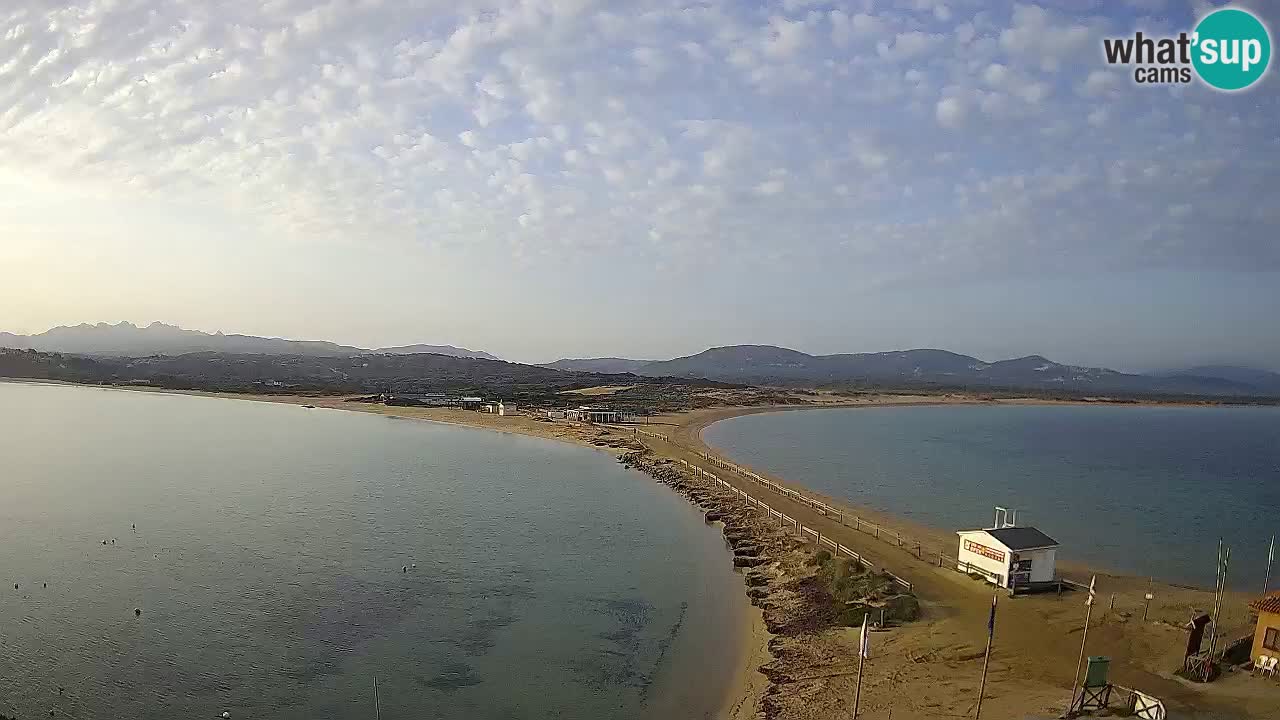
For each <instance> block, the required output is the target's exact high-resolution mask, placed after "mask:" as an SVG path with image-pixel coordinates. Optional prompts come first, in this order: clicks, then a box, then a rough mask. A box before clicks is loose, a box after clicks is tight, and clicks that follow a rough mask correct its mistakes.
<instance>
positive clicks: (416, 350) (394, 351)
mask: <svg viewBox="0 0 1280 720" xmlns="http://www.w3.org/2000/svg"><path fill="white" fill-rule="evenodd" d="M361 352H368V351H364V350H362V351H361ZM372 352H374V353H376V354H378V355H420V354H422V353H431V354H432V355H448V356H449V357H458V358H474V359H477V360H501V358H499V357H497V356H496V355H490V354H489V353H487V352H484V351H482V350H468V349H466V348H460V347H454V346H452V345H401V346H399V347H386V348H378V349H377V350H373V351H372Z"/></svg>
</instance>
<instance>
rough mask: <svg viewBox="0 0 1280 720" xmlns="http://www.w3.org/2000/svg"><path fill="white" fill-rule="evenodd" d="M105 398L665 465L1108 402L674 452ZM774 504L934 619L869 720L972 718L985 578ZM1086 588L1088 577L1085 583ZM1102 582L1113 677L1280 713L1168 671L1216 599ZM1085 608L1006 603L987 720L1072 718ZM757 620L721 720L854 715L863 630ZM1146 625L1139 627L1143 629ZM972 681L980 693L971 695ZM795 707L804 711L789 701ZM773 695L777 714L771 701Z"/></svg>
mask: <svg viewBox="0 0 1280 720" xmlns="http://www.w3.org/2000/svg"><path fill="white" fill-rule="evenodd" d="M53 384H69V385H76V384H74V383H53ZM77 386H78V387H86V386H83V385H77ZM87 387H101V386H87ZM101 389H117V390H134V391H139V390H140V391H144V392H163V393H171V394H185V395H198V396H205V397H215V398H223V399H238V400H245V401H254V402H273V403H278V404H291V405H297V406H303V405H313V406H315V407H316V408H317V409H338V410H349V411H353V412H368V413H371V414H380V415H384V416H388V417H398V418H406V419H416V420H426V421H430V422H443V423H448V424H455V425H462V426H466V427H471V428H476V429H486V430H493V431H498V432H509V433H515V434H522V435H529V436H535V437H542V438H547V439H554V440H559V441H562V442H571V443H574V444H578V445H580V446H584V447H594V448H596V449H598V450H603V451H605V452H610V453H611V454H613V455H615V456H620V455H623V454H626V453H628V452H631V451H634V450H635V449H637V446H639V447H644V448H647V449H648V450H650V451H651V452H652V454H653V456H655V457H657V458H663V459H667V460H679V459H687V460H688V461H691V462H703V460H702V458H700V457H699V456H698V455H697V454H696V453H698V452H709V453H710V454H711V455H713V456H719V457H725V456H724V455H723V454H721V453H719V452H718V451H717V450H716V449H714V448H711V447H709V446H708V445H707V444H706V443H705V442H704V441H703V440H702V438H701V432H702V430H703V429H704V428H706V427H707V426H709V425H711V424H712V423H714V422H718V421H720V420H724V419H728V418H731V417H736V416H740V415H746V414H755V413H761V412H778V411H788V410H801V409H821V408H836V407H842V408H849V407H884V406H895V405H897V406H902V405H938V404H998V403H1017V404H1025V403H1028V402H1030V403H1035V404H1086V405H1087V404H1096V403H1074V402H1073V403H1057V402H1052V401H1047V402H1046V401H1039V400H1032V399H1029V400H996V401H992V400H983V399H975V398H968V397H945V398H938V397H936V396H935V397H921V396H892V395H886V396H876V397H875V398H874V399H863V400H861V401H859V402H829V403H821V404H810V405H800V406H791V405H786V406H751V407H715V408H707V409H700V410H693V411H688V412H684V413H679V414H674V415H668V416H661V417H655V418H652V419H651V422H650V423H649V425H650V427H651V429H653V430H657V431H659V432H661V433H665V434H669V436H670V437H671V439H672V440H673V441H674V443H671V444H668V443H660V442H655V441H649V440H648V439H647V438H637V437H635V436H633V435H632V433H631V429H630V428H610V427H607V426H596V425H586V424H580V423H570V422H565V421H559V422H548V421H543V420H539V419H535V418H533V417H530V416H528V415H519V416H514V417H513V416H507V417H498V416H492V415H485V414H482V413H478V412H473V411H464V410H451V409H442V408H415V407H395V406H385V405H374V404H369V403H357V402H347V399H346V398H343V397H311V396H285V395H241V394H229V393H205V392H186V391H169V390H159V389H156V388H111V387H105V388H101ZM637 440H643V442H637ZM726 459H730V460H731V458H726ZM760 474H761V475H765V476H766V477H768V478H769V479H770V480H772V481H774V482H777V483H778V484H780V485H783V486H786V487H791V488H794V489H796V490H799V491H802V492H804V493H805V494H806V495H808V496H809V497H813V498H816V499H819V500H822V501H824V502H828V503H829V504H832V505H834V506H838V507H843V508H847V509H849V510H850V511H852V512H858V513H861V515H860V516H861V517H864V518H866V519H868V520H870V521H873V522H876V523H877V524H882V525H883V526H885V527H889V528H897V529H899V530H900V531H902V532H903V533H904V534H910V535H911V536H913V537H917V538H921V539H924V540H927V539H928V538H930V537H933V538H937V539H938V540H939V541H943V542H949V543H954V536H953V535H952V534H951V533H950V532H945V531H942V530H938V529H935V528H926V527H922V526H917V525H914V524H912V523H910V522H909V521H907V520H904V519H903V518H900V517H897V516H894V515H893V514H891V513H887V512H875V511H872V510H869V509H865V508H854V507H852V506H851V505H850V504H849V503H847V502H841V501H837V500H836V499H832V498H825V497H824V496H822V495H820V494H818V493H814V492H812V491H810V490H808V489H807V488H804V487H803V486H801V485H799V484H797V483H794V482H789V481H787V480H786V479H784V478H777V477H774V476H770V475H767V474H765V473H760ZM720 475H721V477H723V478H724V479H725V480H727V481H729V482H731V483H732V484H733V485H735V486H737V487H739V488H741V489H743V490H748V491H751V492H753V493H756V494H758V495H759V494H760V493H761V489H760V486H759V485H755V484H753V483H752V481H750V480H748V479H746V478H743V477H740V476H738V475H737V474H735V473H733V472H728V471H725V472H722V473H720ZM768 500H769V502H770V503H771V504H775V505H776V506H778V507H781V508H783V509H785V510H786V511H787V512H788V513H789V514H792V515H793V516H795V517H798V518H801V519H803V521H804V522H805V524H806V525H807V526H811V527H816V528H818V529H820V530H821V531H822V533H823V535H824V536H826V537H835V538H837V540H839V541H841V542H844V543H845V544H847V545H849V546H850V547H853V548H855V549H856V550H857V551H858V552H859V553H862V554H863V555H864V556H865V557H868V558H870V559H871V560H872V561H873V562H874V563H875V564H876V565H877V566H880V567H886V568H890V569H892V570H893V571H894V572H895V573H898V574H901V575H903V576H904V577H906V578H907V579H908V580H910V581H911V582H912V583H913V584H914V585H915V586H916V588H917V595H918V596H919V597H920V600H921V604H922V606H923V607H924V617H923V618H922V619H921V621H919V622H915V623H911V624H909V625H907V626H905V627H903V628H900V629H896V630H893V631H892V632H889V633H885V635H886V636H887V637H886V638H885V639H884V640H882V641H880V642H881V644H882V645H883V647H884V650H883V653H884V657H883V658H882V659H879V660H878V663H877V664H878V665H879V666H880V672H884V671H885V670H888V672H889V680H888V681H887V682H885V681H883V680H870V681H869V683H868V685H867V686H866V687H864V688H863V694H864V700H865V704H864V708H866V709H864V711H863V713H861V714H863V715H864V716H865V717H868V718H879V717H885V716H886V711H887V710H889V709H892V708H894V707H898V708H899V709H900V711H901V710H902V709H907V710H908V711H909V712H912V711H913V712H914V715H912V716H914V717H946V716H954V715H955V714H957V713H959V714H963V713H965V712H968V711H971V710H972V705H971V704H969V705H967V706H966V705H965V703H966V702H968V701H969V699H971V696H972V695H973V693H974V692H975V691H976V679H975V678H976V672H975V667H976V664H977V663H978V662H980V657H981V645H982V641H983V640H984V639H985V620H986V612H987V610H988V609H989V606H990V591H989V589H986V587H987V586H984V585H980V584H977V583H974V582H973V581H971V580H969V579H968V578H967V577H965V576H963V575H960V574H958V573H955V572H954V571H950V570H947V569H945V568H944V569H938V568H936V567H932V566H931V564H925V563H921V562H919V561H918V560H917V559H916V558H915V556H913V555H910V554H907V553H904V552H903V551H901V550H899V549H897V548H893V547H888V546H886V545H884V543H882V542H880V541H877V540H873V539H871V538H870V537H869V536H866V535H865V534H859V533H856V532H854V533H852V534H850V531H849V529H848V528H847V527H842V526H839V525H834V524H833V523H832V522H831V521H830V520H829V519H827V518H825V517H824V516H821V515H818V514H816V513H814V512H812V510H811V509H807V508H805V507H804V506H801V505H799V504H796V505H793V506H791V507H788V506H787V504H786V503H787V502H788V501H787V500H786V499H785V497H783V496H776V497H775V496H768ZM1059 565H1060V567H1061V568H1062V569H1063V571H1064V575H1066V576H1068V577H1071V578H1073V579H1078V578H1080V577H1081V575H1082V574H1083V573H1087V572H1090V570H1089V569H1088V568H1084V567H1079V566H1074V565H1072V564H1070V563H1060V564H1059ZM1085 579H1086V580H1087V575H1085ZM1099 582H1100V594H1102V593H1111V592H1116V593H1117V594H1118V595H1120V596H1121V597H1122V600H1121V603H1120V604H1118V605H1117V606H1116V608H1115V609H1114V610H1108V611H1107V612H1106V613H1104V614H1102V617H1101V618H1099V617H1098V614H1095V616H1094V620H1093V622H1092V623H1091V624H1090V635H1089V637H1090V654H1095V653H1097V654H1107V655H1109V656H1111V657H1112V658H1113V664H1112V669H1113V679H1114V681H1115V682H1119V683H1123V684H1124V685H1126V686H1129V687H1137V688H1140V689H1143V690H1144V691H1147V692H1151V693H1153V694H1155V695H1157V696H1159V697H1161V698H1163V699H1165V700H1166V703H1167V704H1169V706H1170V709H1171V710H1173V711H1176V710H1208V711H1211V712H1217V713H1221V714H1220V715H1219V717H1223V718H1239V719H1241V720H1252V718H1269V717H1271V713H1273V710H1274V696H1271V695H1267V694H1263V695H1261V696H1259V695H1258V694H1257V687H1258V686H1257V685H1250V684H1249V683H1248V682H1247V681H1248V678H1247V676H1246V677H1228V678H1225V679H1224V680H1220V681H1219V682H1217V683H1214V684H1213V685H1211V686H1200V685H1192V684H1190V683H1186V682H1185V681H1182V680H1180V679H1178V678H1175V677H1174V676H1173V675H1172V673H1171V672H1169V669H1170V668H1172V667H1176V665H1177V664H1178V657H1179V656H1178V650H1179V648H1180V644H1183V643H1185V633H1184V632H1183V631H1182V630H1181V624H1182V623H1183V622H1185V618H1186V617H1187V616H1188V613H1189V612H1190V611H1191V610H1192V609H1193V608H1202V607H1204V604H1205V601H1206V599H1207V596H1208V595H1209V593H1208V592H1207V591H1205V590H1202V589H1197V588H1186V587H1184V586H1176V585H1167V584H1162V583H1157V584H1155V585H1154V586H1153V589H1154V591H1155V593H1156V596H1157V601H1156V602H1155V603H1154V604H1153V605H1152V607H1151V610H1152V612H1151V617H1152V620H1151V622H1150V623H1141V624H1139V623H1138V622H1137V621H1136V620H1132V621H1131V619H1132V618H1133V615H1134V612H1133V599H1134V597H1141V593H1142V592H1143V591H1145V590H1146V589H1147V588H1148V585H1147V579H1146V578H1135V577H1126V576H1123V575H1116V574H1111V573H1099ZM1230 595H1237V594H1229V596H1230ZM1103 596H1104V597H1105V595H1103ZM1242 598H1243V596H1238V597H1231V600H1232V604H1233V605H1240V604H1242V603H1239V602H1236V601H1238V600H1241V599H1242ZM1139 602H1140V601H1139ZM1081 605H1082V603H1081V598H1080V597H1079V595H1078V594H1076V595H1075V596H1072V595H1071V594H1068V595H1067V596H1065V597H1064V598H1060V599H1057V600H1056V601H1055V600H1054V599H1052V598H1042V597H1028V598H1019V599H1018V600H1017V601H1016V602H1011V603H1009V605H1008V606H1006V605H1005V604H1004V603H1002V604H1001V608H1002V610H1001V621H1000V624H1001V627H1002V629H1003V630H1004V631H1005V632H1004V633H1000V634H998V636H997V649H998V652H997V654H996V655H994V656H993V659H992V677H991V679H990V681H989V683H988V688H989V694H988V698H987V703H986V704H984V716H988V717H996V718H999V717H1009V718H1014V717H1019V718H1021V717H1027V716H1029V715H1030V714H1031V713H1033V712H1042V713H1045V716H1046V717H1048V716H1050V715H1051V714H1056V713H1057V712H1060V711H1061V709H1062V708H1063V707H1064V706H1065V698H1066V697H1067V696H1068V694H1069V687H1070V677H1071V676H1070V670H1071V666H1072V665H1073V664H1074V661H1075V653H1076V652H1078V650H1079V632H1080V629H1081V626H1082V619H1083V618H1081V617H1080V612H1079V608H1080V606H1081ZM1139 613H1140V611H1139ZM748 619H749V620H750V622H747V623H744V626H743V628H742V631H741V632H742V638H743V641H742V642H741V643H740V647H741V653H740V657H737V658H734V659H733V660H732V661H731V662H732V663H733V664H734V667H735V672H734V673H733V680H732V682H731V683H730V685H729V687H727V688H726V689H725V694H724V700H723V703H722V706H721V708H720V710H719V711H718V712H717V713H715V715H714V717H715V718H717V720H739V719H742V720H745V719H746V718H754V717H758V716H759V712H758V711H759V710H760V709H761V708H762V707H765V709H766V710H770V712H767V713H766V716H767V717H789V718H791V717H794V718H800V719H802V720H805V719H810V718H812V719H813V720H826V718H835V717H842V716H844V715H845V714H847V711H848V709H849V708H848V707H847V702H845V701H844V700H842V699H841V698H847V697H849V696H850V695H851V690H852V688H851V687H850V686H849V682H850V681H849V678H850V676H851V673H850V671H849V667H850V665H849V657H851V656H850V653H851V652H854V653H856V651H853V650H851V647H852V643H854V642H856V640H855V639H854V638H853V636H855V635H856V631H855V632H854V633H852V635H851V633H850V632H848V631H847V629H845V628H835V629H831V630H828V631H826V632H823V633H820V634H818V635H813V636H806V637H803V638H791V637H788V638H779V637H778V636H777V635H772V634H770V633H769V632H768V629H767V628H766V627H765V624H764V622H763V619H762V617H761V613H760V612H759V611H758V610H755V609H753V610H752V611H751V613H750V617H749V618H748ZM1246 621H1247V617H1229V616H1226V615H1224V627H1225V629H1226V630H1227V634H1230V633H1231V632H1233V630H1234V629H1235V628H1236V627H1237V625H1239V624H1241V623H1243V622H1246ZM1135 628H1137V629H1139V630H1141V632H1135ZM1095 638H1096V639H1095ZM975 648H976V649H975ZM975 653H976V654H975ZM854 656H856V655H854ZM833 668H834V669H833ZM778 678H785V679H786V682H788V683H794V684H795V685H796V687H795V688H793V689H795V690H797V691H798V692H795V693H792V692H788V693H786V695H785V696H783V694H781V693H776V692H775V693H772V694H770V693H769V691H770V686H771V685H773V684H775V682H776V681H777V679H778ZM971 685H972V686H975V687H970V686H971ZM792 696H794V697H792ZM788 699H791V700H793V701H794V702H795V703H797V704H793V705H789V706H788V705H786V704H785V703H786V702H787V701H788ZM766 700H767V701H768V702H769V703H771V706H768V707H766V706H765V701H766ZM966 707H967V708H968V710H966V709H965V708H966ZM877 708H878V710H877ZM1175 709H1176V710H1175Z"/></svg>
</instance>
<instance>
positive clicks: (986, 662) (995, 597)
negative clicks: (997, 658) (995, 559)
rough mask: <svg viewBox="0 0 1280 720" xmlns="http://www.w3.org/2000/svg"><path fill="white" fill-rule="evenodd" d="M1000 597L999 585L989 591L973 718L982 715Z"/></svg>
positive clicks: (976, 719)
mask: <svg viewBox="0 0 1280 720" xmlns="http://www.w3.org/2000/svg"><path fill="white" fill-rule="evenodd" d="M999 599H1000V586H999V585H997V586H996V589H995V592H993V593H991V618H990V619H989V620H987V656H986V657H985V658H983V660H982V684H980V685H979V686H978V710H977V712H975V713H974V715H973V717H974V720H978V718H981V717H982V698H983V697H984V696H985V695H986V694H987V668H988V667H989V666H990V665H991V640H992V638H994V637H995V635H996V602H997V601H999Z"/></svg>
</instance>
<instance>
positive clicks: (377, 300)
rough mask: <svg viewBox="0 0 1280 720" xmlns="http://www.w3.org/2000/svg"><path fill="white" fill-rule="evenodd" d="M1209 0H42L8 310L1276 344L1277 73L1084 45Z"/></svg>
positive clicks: (1205, 349)
mask: <svg viewBox="0 0 1280 720" xmlns="http://www.w3.org/2000/svg"><path fill="white" fill-rule="evenodd" d="M1219 5H1222V3H1210V2H1204V1H1202V0H1124V1H1123V2H1121V1H1119V0H1117V1H1116V2H1104V1H1102V0H1093V1H1084V0H1082V1H1079V2H1076V1H1070V0H1040V1H1039V2H1021V3H1016V2H983V1H980V0H899V1H896V2H889V1H887V0H881V1H879V2H872V1H871V0H849V1H834V2H824V1H822V0H778V1H777V2H763V3H753V4H749V5H748V4H744V3H737V2H732V1H730V0H723V1H717V0H701V1H696V2H695V0H637V1H636V2H607V1H605V0H601V1H598V2H597V1H595V0H558V1H556V2H551V1H550V0H548V2H545V3H527V2H523V3H522V2H518V1H517V0H463V1H462V2H450V3H445V2H438V1H436V0H417V1H415V2H412V3H395V2H383V1H382V0H360V1H359V2H356V1H355V0H330V1H328V2H324V3H316V2H303V1H301V0H279V2H273V3H268V4H263V3H256V2H248V1H247V0H236V1H234V2H228V3H220V4H218V6H217V7H216V8H215V7H214V6H211V5H207V4H205V3H201V2H196V1H195V0H172V1H170V2H154V1H149V0H128V1H125V2H118V3H95V2H91V3H87V4H74V3H71V2H55V1H53V0H35V1H34V2H31V3H26V7H23V8H20V9H16V10H4V11H0V37H3V38H5V39H6V42H4V43H0V78H3V79H4V82H3V83H0V331H8V332H14V333H22V334H33V333H38V332H42V331H44V330H47V329H49V328H50V327H54V326H58V325H76V324H79V323H82V322H88V323H96V322H104V321H105V322H111V323H115V322H119V321H120V320H129V321H131V322H134V323H135V324H138V325H146V324H149V323H150V322H152V321H162V322H165V323H169V324H174V325H179V326H182V327H185V328H189V329H199V330H203V331H206V332H214V331H217V330H222V331H223V332H227V333H242V334H248V335H259V336H269V337H285V338H293V339H310V340H328V341H332V342H337V343H341V344H348V345H355V346H359V347H370V348H377V347H389V346H397V345H408V344H417V343H427V344H437V345H445V344H449V345H455V346H458V347H465V348H469V349H471V350H482V351H487V352H491V353H493V354H495V355H497V356H499V357H502V358H504V359H508V360H513V361H519V362H531V363H538V362H549V361H552V360H556V359H559V358H563V357H598V356H618V357H633V358H659V359H661V358H669V357H675V356H683V355H690V354H694V353H697V352H700V351H702V350H704V349H706V348H708V347H713V346H723V345H733V344H771V345H779V346H784V347H789V348H794V349H797V350H801V351H804V352H808V353H813V354H829V353H837V352H876V351H887V350H898V349H908V348H921V347H932V348H941V349H946V350H952V351H955V352H959V353H964V354H969V355H974V356H977V357H980V358H983V359H1003V358H1011V357H1019V356H1025V355H1030V354H1040V355H1044V356H1046V357H1049V358H1051V359H1053V360H1056V361H1059V362H1064V363H1069V364H1076V365H1089V366H1103V367H1111V368H1115V369H1119V370H1125V371H1151V370H1160V369H1173V368H1180V367H1187V366H1192V365H1200V364H1219V363H1221V364H1235V365H1245V366H1251V367H1259V368H1264V369H1269V370H1276V371H1280V322H1277V320H1276V316H1277V311H1280V240H1277V238H1280V203H1277V202H1276V194H1277V188H1280V121H1277V120H1276V118H1277V116H1278V113H1277V110H1278V109H1280V93H1278V92H1277V89H1278V88H1280V86H1278V85H1277V82H1278V81H1277V79H1276V73H1275V72H1269V73H1268V75H1267V76H1266V77H1265V78H1264V79H1263V80H1262V81H1260V83H1259V84H1258V85H1257V86H1255V87H1253V88H1250V89H1249V90H1247V91H1244V92H1240V93H1234V94H1227V93H1219V92H1214V91H1212V90H1210V89H1208V88H1207V87H1205V86H1203V85H1200V84H1192V85H1188V86H1176V87H1165V88H1160V87H1143V86H1138V85H1136V84H1134V83H1133V81H1132V79H1131V77H1130V76H1129V75H1128V74H1127V71H1126V70H1125V69H1122V68H1112V67H1110V66H1108V65H1107V64H1106V63H1105V62H1104V60H1103V58H1102V50H1101V46H1102V40H1103V38H1105V37H1111V36H1119V35H1124V34H1126V33H1130V34H1131V33H1132V32H1133V31H1134V30H1135V29H1140V30H1143V31H1145V32H1147V33H1176V32H1179V31H1181V30H1188V29H1190V28H1191V27H1192V26H1193V25H1194V23H1195V21H1196V18H1197V17H1199V16H1200V15H1202V14H1203V13H1205V12H1207V11H1208V10H1210V9H1212V8H1213V7H1216V6H1219ZM1235 5H1237V6H1244V7H1251V8H1254V9H1255V11H1256V12H1257V13H1258V14H1259V15H1260V16H1261V17H1262V18H1263V19H1264V20H1265V21H1267V22H1268V23H1270V24H1271V26H1272V27H1273V28H1274V27H1276V23H1277V22H1280V15H1277V14H1276V9H1275V7H1274V6H1273V5H1268V4H1266V3H1262V2H1245V3H1235ZM1272 34H1273V35H1275V32H1274V30H1273V33H1272ZM1267 238H1271V239H1270V240H1268V239H1267Z"/></svg>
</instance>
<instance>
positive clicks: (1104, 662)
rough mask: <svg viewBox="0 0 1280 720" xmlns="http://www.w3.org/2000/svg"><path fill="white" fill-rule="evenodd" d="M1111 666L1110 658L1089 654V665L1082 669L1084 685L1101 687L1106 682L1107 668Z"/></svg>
mask: <svg viewBox="0 0 1280 720" xmlns="http://www.w3.org/2000/svg"><path fill="white" fill-rule="evenodd" d="M1110 667H1111V658H1109V657H1103V656H1101V655H1090V656H1089V667H1088V669H1087V670H1085V671H1084V686H1085V687H1087V688H1096V687H1102V686H1103V685H1106V684H1107V670H1108V669H1110Z"/></svg>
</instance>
